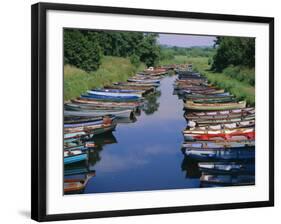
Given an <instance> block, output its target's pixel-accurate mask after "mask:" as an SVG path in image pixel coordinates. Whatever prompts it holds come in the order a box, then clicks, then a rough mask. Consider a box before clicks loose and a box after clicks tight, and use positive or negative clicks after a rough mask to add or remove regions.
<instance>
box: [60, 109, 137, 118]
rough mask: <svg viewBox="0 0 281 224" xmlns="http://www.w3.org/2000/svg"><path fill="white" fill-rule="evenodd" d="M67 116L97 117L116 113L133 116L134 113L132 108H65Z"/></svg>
mask: <svg viewBox="0 0 281 224" xmlns="http://www.w3.org/2000/svg"><path fill="white" fill-rule="evenodd" d="M64 115H65V116H78V117H95V116H106V115H115V116H116V117H131V116H132V115H133V111H132V110H118V111H116V110H82V111H71V110H65V111H64Z"/></svg>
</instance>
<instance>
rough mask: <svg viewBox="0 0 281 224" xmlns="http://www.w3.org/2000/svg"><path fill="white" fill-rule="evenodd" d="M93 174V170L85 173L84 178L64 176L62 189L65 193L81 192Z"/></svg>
mask: <svg viewBox="0 0 281 224" xmlns="http://www.w3.org/2000/svg"><path fill="white" fill-rule="evenodd" d="M94 176H95V172H91V173H90V174H87V175H86V176H85V177H84V178H64V182H63V191H64V193H65V194H73V193H82V192H83V190H84V189H85V187H86V185H87V183H88V181H89V180H90V179H91V178H92V177H94Z"/></svg>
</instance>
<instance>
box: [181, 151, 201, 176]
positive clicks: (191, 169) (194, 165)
mask: <svg viewBox="0 0 281 224" xmlns="http://www.w3.org/2000/svg"><path fill="white" fill-rule="evenodd" d="M181 170H182V171H183V172H184V173H185V177H186V178H200V176H201V172H200V171H199V168H198V162H196V161H195V160H192V159H189V158H188V157H187V156H184V158H183V160H182V163H181Z"/></svg>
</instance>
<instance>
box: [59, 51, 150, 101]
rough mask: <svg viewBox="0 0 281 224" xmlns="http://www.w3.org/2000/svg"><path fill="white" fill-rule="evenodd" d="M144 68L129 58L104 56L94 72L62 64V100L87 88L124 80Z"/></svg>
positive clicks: (76, 95) (74, 95)
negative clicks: (134, 63)
mask: <svg viewBox="0 0 281 224" xmlns="http://www.w3.org/2000/svg"><path fill="white" fill-rule="evenodd" d="M144 68H145V66H144V64H142V63H141V64H140V65H139V66H136V65H133V64H132V63H131V62H130V59H127V58H120V57H112V56H105V57H103V59H102V61H101V66H100V67H99V69H98V70H97V71H95V72H90V73H88V72H85V71H84V70H81V69H78V68H76V67H74V66H71V65H65V66H64V100H65V101H66V100H69V99H73V98H75V97H78V96H80V95H81V94H82V93H85V92H86V91H87V90H89V89H91V88H96V87H102V86H104V85H108V84H111V83H112V82H122V81H126V80H127V79H128V78H129V77H130V76H132V75H134V74H135V73H136V72H137V71H141V70H143V69H144Z"/></svg>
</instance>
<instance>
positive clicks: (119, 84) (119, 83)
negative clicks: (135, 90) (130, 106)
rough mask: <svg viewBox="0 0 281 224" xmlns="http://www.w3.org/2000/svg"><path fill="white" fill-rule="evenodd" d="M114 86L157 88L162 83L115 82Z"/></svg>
mask: <svg viewBox="0 0 281 224" xmlns="http://www.w3.org/2000/svg"><path fill="white" fill-rule="evenodd" d="M113 85H118V86H136V87H150V88H151V87H157V86H159V85H160V83H138V82H115V83H113Z"/></svg>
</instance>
